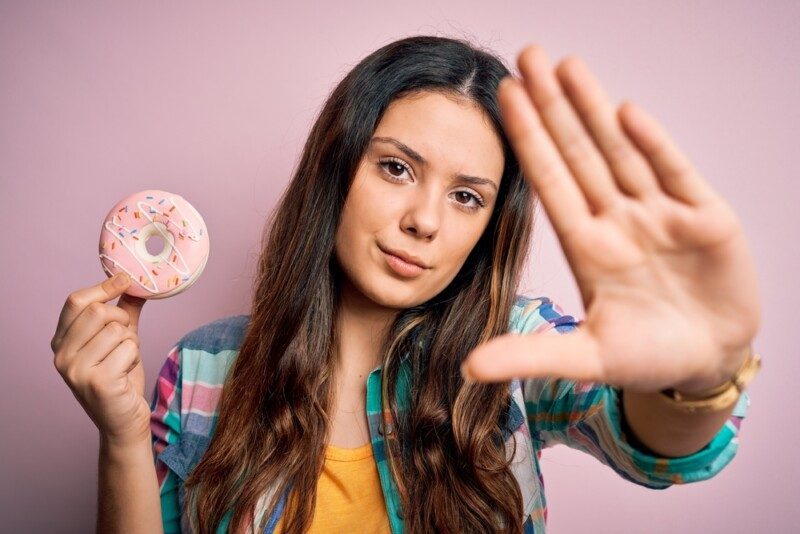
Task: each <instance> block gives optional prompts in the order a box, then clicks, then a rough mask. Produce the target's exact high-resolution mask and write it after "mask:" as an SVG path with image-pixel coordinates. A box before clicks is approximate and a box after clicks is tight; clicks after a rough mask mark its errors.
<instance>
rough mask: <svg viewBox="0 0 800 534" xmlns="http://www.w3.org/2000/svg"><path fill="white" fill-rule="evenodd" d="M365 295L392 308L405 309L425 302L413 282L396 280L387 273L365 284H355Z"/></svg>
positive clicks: (379, 303)
mask: <svg viewBox="0 0 800 534" xmlns="http://www.w3.org/2000/svg"><path fill="white" fill-rule="evenodd" d="M357 287H358V288H359V290H360V291H361V292H362V293H363V294H364V296H365V297H367V298H368V299H370V300H371V301H373V302H374V303H376V304H378V305H380V306H383V307H386V308H394V309H398V310H399V309H406V308H411V307H413V306H416V305H418V304H421V303H422V302H425V300H427V299H425V298H422V296H421V295H420V292H419V290H418V289H417V288H416V287H415V284H413V283H411V282H404V281H402V280H396V279H394V278H392V277H391V276H388V275H381V276H376V277H375V278H373V279H372V280H370V281H369V282H368V283H367V284H363V285H362V284H357Z"/></svg>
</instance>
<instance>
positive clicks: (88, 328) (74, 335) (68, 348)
mask: <svg viewBox="0 0 800 534" xmlns="http://www.w3.org/2000/svg"><path fill="white" fill-rule="evenodd" d="M128 320H129V317H128V314H127V312H126V311H125V310H123V309H120V308H117V307H116V306H111V305H109V304H103V303H100V302H93V303H91V304H89V305H88V306H87V307H86V308H84V309H83V312H81V314H80V315H79V316H78V318H77V319H75V320H74V321H73V322H72V325H71V326H70V328H69V330H67V332H66V334H64V337H63V338H62V340H61V347H60V351H59V352H60V353H61V354H63V355H64V356H65V357H66V358H68V359H69V358H71V357H72V356H73V355H74V354H76V353H77V352H79V351H81V350H83V349H84V347H86V345H87V344H88V343H89V342H90V341H91V340H92V339H94V338H96V337H97V336H99V335H100V334H101V332H103V329H106V328H109V325H113V324H117V325H121V326H122V327H124V328H125V331H126V332H128V331H129V330H128V329H127V325H128ZM111 328H112V329H113V328H115V327H113V326H112V327H111Z"/></svg>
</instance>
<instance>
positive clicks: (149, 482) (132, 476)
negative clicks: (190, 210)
mask: <svg viewBox="0 0 800 534" xmlns="http://www.w3.org/2000/svg"><path fill="white" fill-rule="evenodd" d="M97 499H98V506H97V532H98V533H100V534H105V533H117V532H124V533H126V534H127V533H129V532H133V533H135V532H143V533H148V534H149V533H153V532H156V533H157V532H163V527H162V524H161V502H160V500H159V491H158V480H157V478H156V469H155V463H154V459H153V451H152V446H151V443H150V441H149V440H148V441H144V442H142V443H141V444H137V445H135V446H130V447H126V448H119V447H115V446H112V445H109V444H108V443H107V442H106V440H105V439H103V438H102V437H101V439H100V455H99V482H98V497H97Z"/></svg>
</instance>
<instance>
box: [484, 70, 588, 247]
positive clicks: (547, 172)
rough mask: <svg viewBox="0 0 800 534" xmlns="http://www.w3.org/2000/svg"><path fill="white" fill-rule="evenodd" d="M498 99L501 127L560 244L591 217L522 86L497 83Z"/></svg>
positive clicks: (512, 81) (505, 81)
mask: <svg viewBox="0 0 800 534" xmlns="http://www.w3.org/2000/svg"><path fill="white" fill-rule="evenodd" d="M497 98H498V102H499V104H500V110H501V113H502V115H503V128H504V129H505V131H506V134H507V135H508V138H509V141H510V143H511V145H512V147H513V149H514V153H515V154H516V156H517V158H518V159H519V163H520V167H521V169H522V172H523V174H524V175H525V178H526V180H528V182H530V184H531V186H532V188H533V189H534V190H535V191H536V193H537V194H538V195H539V198H540V199H541V201H542V205H543V206H544V209H545V211H546V212H547V216H548V217H549V218H550V221H551V222H552V224H553V230H554V231H555V232H556V234H558V235H559V237H560V238H561V240H562V242H563V239H564V237H565V236H567V235H570V234H573V233H574V232H575V231H576V228H579V227H580V226H581V225H582V224H584V223H586V222H587V221H588V220H589V219H590V218H591V216H592V214H591V212H590V208H589V204H588V203H587V201H586V197H584V195H583V192H582V191H581V189H580V188H579V187H578V184H576V183H575V180H574V178H573V177H572V176H571V175H570V173H569V170H568V169H567V167H566V165H565V164H564V161H563V160H562V159H561V157H559V156H558V153H557V150H556V148H555V146H554V145H553V140H552V139H551V138H550V135H549V134H548V133H547V131H546V130H545V129H544V126H543V125H542V122H541V119H539V115H538V113H537V112H536V110H535V109H534V107H533V103H532V102H531V100H530V98H529V97H528V93H527V92H526V91H525V88H524V87H523V85H522V83H520V81H519V80H516V79H514V78H513V77H512V76H506V77H505V78H503V79H502V80H501V81H500V85H499V86H498V89H497Z"/></svg>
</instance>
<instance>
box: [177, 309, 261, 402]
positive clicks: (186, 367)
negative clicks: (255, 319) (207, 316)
mask: <svg viewBox="0 0 800 534" xmlns="http://www.w3.org/2000/svg"><path fill="white" fill-rule="evenodd" d="M249 321H250V316H249V315H232V316H229V317H223V318H220V319H216V320H214V321H211V322H208V323H206V324H203V325H201V326H198V327H197V328H195V329H193V330H191V331H190V332H188V333H187V334H186V335H184V336H183V337H182V338H181V339H180V340H179V341H178V343H177V349H178V351H179V354H180V368H181V381H182V382H183V384H184V387H186V385H187V383H197V382H201V383H203V384H204V385H207V386H209V385H210V386H221V385H222V383H223V382H224V381H225V376H226V374H227V372H228V370H229V369H230V366H231V364H232V363H233V360H234V359H235V358H236V355H237V354H238V353H239V348H240V347H241V345H242V341H243V340H244V335H245V331H246V329H247V325H248V324H249Z"/></svg>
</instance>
